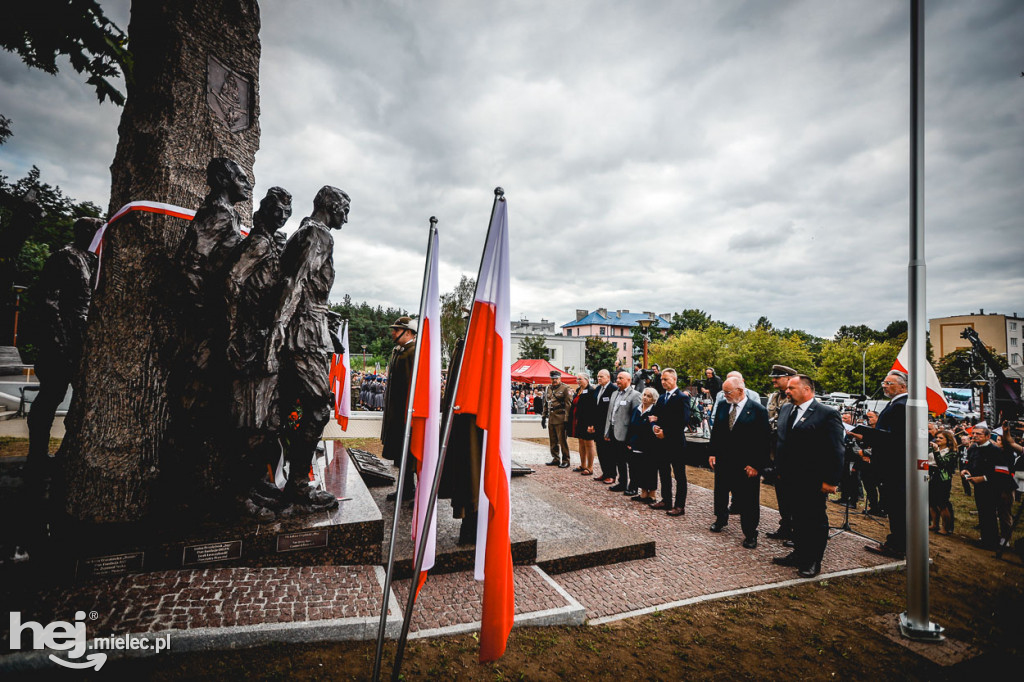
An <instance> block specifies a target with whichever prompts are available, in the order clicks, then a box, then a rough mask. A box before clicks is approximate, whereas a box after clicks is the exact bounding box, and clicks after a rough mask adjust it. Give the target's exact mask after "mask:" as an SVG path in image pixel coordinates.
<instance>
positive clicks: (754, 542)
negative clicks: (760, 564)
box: [743, 537, 757, 549]
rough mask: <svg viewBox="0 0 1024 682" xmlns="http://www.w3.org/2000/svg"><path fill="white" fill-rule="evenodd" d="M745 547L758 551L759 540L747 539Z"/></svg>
mask: <svg viewBox="0 0 1024 682" xmlns="http://www.w3.org/2000/svg"><path fill="white" fill-rule="evenodd" d="M743 546H744V547H745V548H747V549H757V538H756V537H753V538H746V539H744V540H743Z"/></svg>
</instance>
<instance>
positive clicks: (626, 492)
mask: <svg viewBox="0 0 1024 682" xmlns="http://www.w3.org/2000/svg"><path fill="white" fill-rule="evenodd" d="M638 492H640V491H639V490H637V489H636V488H626V489H625V490H623V491H622V494H623V495H626V496H627V497H633V495H636V494H637V493H638Z"/></svg>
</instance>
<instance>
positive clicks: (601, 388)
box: [587, 369, 615, 485]
mask: <svg viewBox="0 0 1024 682" xmlns="http://www.w3.org/2000/svg"><path fill="white" fill-rule="evenodd" d="M614 392H615V386H613V385H612V375H611V372H609V371H608V370H606V369H602V370H601V371H600V372H598V373H597V388H596V389H595V391H594V400H595V401H596V404H597V406H596V408H595V409H594V415H593V424H592V425H590V426H588V427H587V431H588V432H589V433H593V434H594V443H595V444H596V445H597V462H598V464H600V465H601V473H600V474H598V475H597V476H595V477H594V479H595V480H597V481H600V482H601V483H605V484H607V485H611V484H612V483H615V462H614V460H613V459H612V453H611V452H610V449H611V445H610V444H609V443H608V441H606V440H605V439H604V436H603V432H604V423H605V422H606V421H607V420H608V405H609V404H610V403H611V399H612V393H614Z"/></svg>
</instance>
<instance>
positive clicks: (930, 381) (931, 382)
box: [892, 339, 949, 414]
mask: <svg viewBox="0 0 1024 682" xmlns="http://www.w3.org/2000/svg"><path fill="white" fill-rule="evenodd" d="M909 343H910V341H909V339H908V340H907V341H905V342H904V343H903V348H900V352H899V354H898V355H897V356H896V362H894V363H892V368H893V369H898V370H899V371H901V372H903V373H904V374H910V370H908V369H907V367H909V366H910V358H909V357H908V355H909V354H910V350H909V348H908V347H907V344H909ZM924 368H925V370H924V371H925V379H924V381H925V389H926V390H925V394H926V396H927V398H928V411H929V412H934V413H935V414H943V413H945V411H946V409H947V408H948V407H949V403H948V402H946V396H945V395H944V394H943V393H942V384H941V383H939V376H938V375H937V374H936V373H935V368H933V367H932V364H931V363H930V362H928V361H927V360H925V363H924Z"/></svg>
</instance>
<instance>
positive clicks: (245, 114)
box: [61, 0, 260, 523]
mask: <svg viewBox="0 0 1024 682" xmlns="http://www.w3.org/2000/svg"><path fill="white" fill-rule="evenodd" d="M259 29H260V15H259V6H258V4H257V2H256V0H192V1H190V2H174V1H173V0H156V1H153V2H149V1H148V0H147V1H145V2H143V1H141V0H140V1H138V2H134V3H133V4H132V14H131V21H130V24H129V27H128V36H129V49H130V50H131V52H132V54H133V56H134V60H135V63H134V72H133V78H132V80H131V81H130V82H128V83H127V92H128V98H127V102H126V104H125V107H124V111H123V113H122V115H121V123H120V126H119V140H118V145H117V152H116V154H115V156H114V162H113V164H111V167H110V170H111V195H110V209H109V215H113V214H114V213H115V212H116V211H117V210H118V209H120V208H121V207H122V206H124V205H125V204H127V203H129V202H134V201H149V202H160V203H165V204H172V205H175V206H179V207H182V208H186V209H190V210H196V209H197V208H198V207H199V205H200V204H201V203H202V200H203V197H204V196H205V195H206V193H207V185H206V166H207V163H208V162H209V161H210V159H211V158H213V157H226V158H229V159H231V160H234V161H236V162H237V163H238V164H239V165H240V166H241V167H242V169H243V170H244V171H245V172H246V174H247V175H248V177H249V179H250V180H251V179H252V177H253V175H252V169H253V163H254V161H255V155H256V150H257V149H258V148H259V137H260V134H259V123H258V120H259V87H258V86H259V60H260V42H259ZM236 208H237V209H238V213H239V215H241V216H243V219H244V220H246V222H248V220H247V218H248V216H250V215H251V214H252V204H251V201H245V202H243V203H240V204H238V205H237V206H236ZM187 224H188V223H187V221H186V220H184V219H182V218H179V217H174V216H169V215H161V214H157V213H151V212H144V211H132V212H130V213H128V214H126V215H125V216H124V217H123V218H121V219H119V220H118V221H117V222H115V223H113V224H112V225H111V226H110V227H109V228H108V229H107V232H106V236H105V245H104V248H103V253H102V263H101V272H100V282H99V287H98V289H97V291H96V293H95V295H94V296H93V300H92V307H91V310H90V314H89V330H88V334H87V338H86V342H85V348H84V352H83V372H82V386H81V388H80V389H78V395H77V396H76V400H75V403H74V405H73V406H72V411H71V414H69V415H68V419H67V425H66V426H67V436H66V437H65V439H64V442H63V445H62V447H61V456H62V457H63V458H64V461H65V463H66V480H65V488H66V495H67V497H66V503H65V508H66V511H67V512H68V514H69V515H70V516H71V517H72V518H73V519H76V520H79V521H88V522H95V523H115V522H128V521H134V520H138V519H140V518H143V517H145V516H146V515H147V514H149V513H150V512H151V511H152V509H151V507H152V506H153V501H154V496H155V495H156V486H157V485H158V484H159V481H160V480H161V465H162V464H164V462H162V455H164V453H165V450H166V448H167V441H168V429H169V427H170V426H171V425H170V410H169V403H168V396H167V386H168V373H169V370H170V367H171V365H172V362H173V358H174V354H175V352H176V350H177V345H178V344H177V341H178V339H179V338H180V336H179V331H180V323H179V322H178V321H177V320H176V319H175V317H174V315H172V314H171V312H170V307H171V306H170V305H169V303H170V301H171V297H172V295H173V290H174V284H173V283H174V282H175V279H174V277H175V272H174V270H173V268H174V262H173V261H174V254H175V252H176V249H177V247H178V244H179V242H180V241H181V240H182V237H183V235H184V232H185V228H186V226H187Z"/></svg>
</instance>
